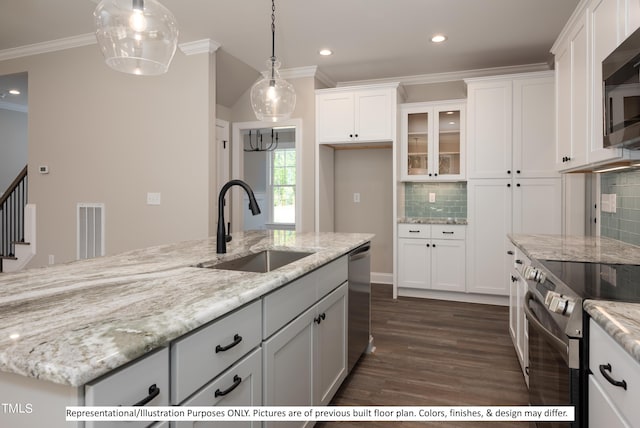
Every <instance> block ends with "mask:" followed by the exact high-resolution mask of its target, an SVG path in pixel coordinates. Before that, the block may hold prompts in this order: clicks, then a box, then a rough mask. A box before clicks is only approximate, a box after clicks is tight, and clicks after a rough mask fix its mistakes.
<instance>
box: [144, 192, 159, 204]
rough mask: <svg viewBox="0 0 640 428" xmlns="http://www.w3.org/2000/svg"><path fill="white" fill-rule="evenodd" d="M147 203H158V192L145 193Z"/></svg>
mask: <svg viewBox="0 0 640 428" xmlns="http://www.w3.org/2000/svg"><path fill="white" fill-rule="evenodd" d="M147 205H160V193H151V192H150V193H147Z"/></svg>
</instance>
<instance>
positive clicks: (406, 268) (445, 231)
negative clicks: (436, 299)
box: [398, 224, 465, 291]
mask: <svg viewBox="0 0 640 428" xmlns="http://www.w3.org/2000/svg"><path fill="white" fill-rule="evenodd" d="M398 236H399V239H398V287H399V288H413V289H427V290H440V291H465V226H459V225H456V226H449V225H447V226H443V225H429V224H401V225H399V226H398Z"/></svg>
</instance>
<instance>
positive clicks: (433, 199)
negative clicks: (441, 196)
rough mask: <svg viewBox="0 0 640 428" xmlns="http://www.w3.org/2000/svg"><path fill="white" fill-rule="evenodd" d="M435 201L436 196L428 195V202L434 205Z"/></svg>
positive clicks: (433, 194)
mask: <svg viewBox="0 0 640 428" xmlns="http://www.w3.org/2000/svg"><path fill="white" fill-rule="evenodd" d="M435 201H436V194H435V193H429V202H431V203H434V202H435Z"/></svg>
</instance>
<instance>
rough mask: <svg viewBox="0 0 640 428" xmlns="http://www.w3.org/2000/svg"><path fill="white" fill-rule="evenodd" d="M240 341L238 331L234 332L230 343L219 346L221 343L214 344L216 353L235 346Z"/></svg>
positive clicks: (240, 337)
mask: <svg viewBox="0 0 640 428" xmlns="http://www.w3.org/2000/svg"><path fill="white" fill-rule="evenodd" d="M240 342H242V336H240V335H239V334H238V333H236V334H235V335H234V336H233V342H231V343H230V344H228V345H226V346H221V345H218V346H216V354H217V353H218V352H224V351H228V350H229V349H231V348H233V347H234V346H236V345H237V344H238V343H240Z"/></svg>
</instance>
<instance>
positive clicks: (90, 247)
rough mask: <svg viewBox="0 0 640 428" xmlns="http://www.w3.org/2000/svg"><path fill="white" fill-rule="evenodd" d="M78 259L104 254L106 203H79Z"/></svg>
mask: <svg viewBox="0 0 640 428" xmlns="http://www.w3.org/2000/svg"><path fill="white" fill-rule="evenodd" d="M77 236H78V260H82V259H90V258H93V257H99V256H103V255H104V204H101V203H82V202H81V203H78V234H77Z"/></svg>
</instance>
